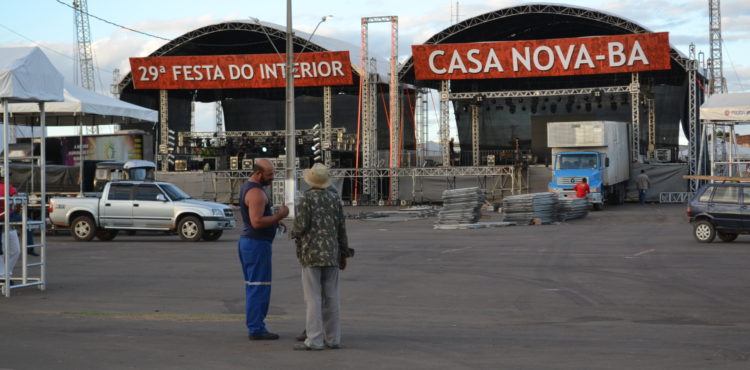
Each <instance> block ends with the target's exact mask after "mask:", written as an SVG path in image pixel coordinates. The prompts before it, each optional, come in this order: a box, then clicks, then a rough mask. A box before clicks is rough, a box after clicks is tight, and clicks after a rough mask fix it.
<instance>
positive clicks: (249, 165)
mask: <svg viewBox="0 0 750 370" xmlns="http://www.w3.org/2000/svg"><path fill="white" fill-rule="evenodd" d="M242 169H243V170H245V171H249V170H252V169H253V160H252V158H245V159H243V160H242Z"/></svg>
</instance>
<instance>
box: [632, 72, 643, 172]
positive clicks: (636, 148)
mask: <svg viewBox="0 0 750 370" xmlns="http://www.w3.org/2000/svg"><path fill="white" fill-rule="evenodd" d="M631 78H632V82H631V83H630V113H631V117H632V118H631V125H630V139H631V146H630V151H631V158H630V159H631V160H633V161H638V162H640V155H641V84H640V82H639V76H638V72H633V73H631Z"/></svg>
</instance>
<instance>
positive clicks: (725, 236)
mask: <svg viewBox="0 0 750 370" xmlns="http://www.w3.org/2000/svg"><path fill="white" fill-rule="evenodd" d="M717 234H719V239H721V241H723V242H727V243H728V242H733V241H734V239H737V234H736V233H722V232H718V233H717Z"/></svg>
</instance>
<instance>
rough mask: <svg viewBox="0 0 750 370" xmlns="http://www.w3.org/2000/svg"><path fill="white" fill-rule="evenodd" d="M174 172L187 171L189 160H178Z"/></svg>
mask: <svg viewBox="0 0 750 370" xmlns="http://www.w3.org/2000/svg"><path fill="white" fill-rule="evenodd" d="M174 170H175V171H187V160H185V159H177V160H175V161H174Z"/></svg>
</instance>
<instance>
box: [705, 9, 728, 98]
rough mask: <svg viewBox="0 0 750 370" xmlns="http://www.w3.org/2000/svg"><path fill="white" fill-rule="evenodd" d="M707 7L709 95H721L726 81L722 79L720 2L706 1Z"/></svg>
mask: <svg viewBox="0 0 750 370" xmlns="http://www.w3.org/2000/svg"><path fill="white" fill-rule="evenodd" d="M708 5H709V17H708V18H709V22H708V23H709V39H710V42H711V59H710V60H709V66H708V70H709V71H708V72H709V75H710V76H711V80H710V81H709V84H708V93H709V94H721V93H726V92H727V81H726V79H725V78H724V70H723V67H722V65H723V62H722V56H721V44H722V42H723V40H722V38H721V1H720V0H708Z"/></svg>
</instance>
